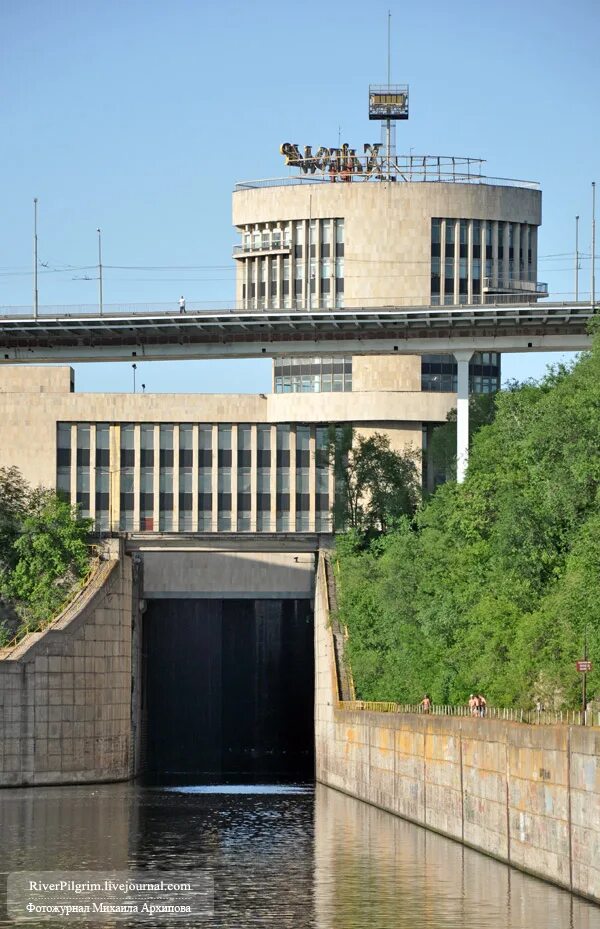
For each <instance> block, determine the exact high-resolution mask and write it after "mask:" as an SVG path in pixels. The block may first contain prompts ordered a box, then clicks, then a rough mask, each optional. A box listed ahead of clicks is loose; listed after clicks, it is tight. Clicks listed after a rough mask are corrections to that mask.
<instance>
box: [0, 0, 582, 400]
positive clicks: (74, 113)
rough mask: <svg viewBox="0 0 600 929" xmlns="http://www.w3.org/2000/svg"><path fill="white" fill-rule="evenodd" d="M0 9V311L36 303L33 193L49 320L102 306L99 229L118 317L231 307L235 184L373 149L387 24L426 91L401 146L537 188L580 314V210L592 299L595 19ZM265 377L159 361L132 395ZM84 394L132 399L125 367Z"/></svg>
mask: <svg viewBox="0 0 600 929" xmlns="http://www.w3.org/2000/svg"><path fill="white" fill-rule="evenodd" d="M0 6H1V9H0V30H1V34H2V56H1V57H0V80H1V82H2V87H3V94H2V100H1V102H0V120H1V124H2V129H3V132H2V136H3V144H2V156H3V164H4V170H3V182H4V185H3V186H4V191H3V209H2V223H1V226H0V306H7V305H26V304H30V302H31V289H32V279H31V230H32V199H33V197H34V196H37V197H38V198H39V258H40V261H42V262H44V263H47V265H48V270H47V271H44V273H41V274H40V302H41V303H51V304H67V303H93V302H95V301H96V300H97V281H96V280H82V279H81V278H82V277H84V276H85V275H88V276H89V277H92V278H93V277H94V275H95V274H96V269H95V267H94V265H95V262H96V260H97V237H96V228H97V227H98V226H100V227H101V228H102V235H103V259H104V264H105V265H106V266H108V267H107V268H106V271H105V279H104V300H105V303H107V304H108V303H118V302H139V303H144V302H162V301H168V302H172V303H173V304H175V303H176V301H177V298H178V297H179V295H180V294H181V293H184V294H185V295H186V298H187V300H188V303H189V304H192V303H201V302H202V303H205V304H206V305H210V304H211V303H215V302H217V301H218V302H221V301H222V302H228V301H230V300H231V299H232V298H233V294H234V287H233V277H234V272H233V262H232V260H231V249H232V245H233V244H234V243H235V241H236V237H235V234H234V231H233V229H232V226H231V191H232V188H233V185H234V184H235V182H236V181H238V180H243V179H247V178H259V177H270V176H278V175H282V174H284V173H285V172H284V171H283V170H282V168H283V164H282V158H281V156H280V155H279V151H278V150H279V145H280V143H281V142H282V141H292V142H298V143H300V144H306V143H312V144H313V145H317V146H318V145H321V144H323V145H334V144H336V143H337V138H338V126H341V127H342V141H347V142H349V143H350V144H352V145H357V146H360V145H362V143H363V142H365V141H369V140H371V141H377V140H378V130H377V127H376V126H375V128H374V124H369V121H368V119H367V115H366V111H367V88H368V84H369V83H370V82H372V83H375V82H379V81H381V82H383V81H384V80H385V78H386V48H387V33H386V30H387V10H388V8H390V9H391V11H392V79H393V80H396V81H398V82H405V81H406V82H408V83H409V84H410V89H411V117H410V120H409V121H408V123H405V124H400V125H399V126H398V149H399V150H404V151H408V150H409V149H410V148H412V149H413V150H414V152H415V153H424V154H425V153H427V154H456V155H472V156H479V157H482V158H485V159H487V166H486V170H487V173H488V174H490V175H493V176H502V177H514V178H526V179H532V180H538V181H540V182H541V184H542V189H543V194H544V204H543V212H544V215H543V226H542V230H541V234H540V248H539V254H540V262H539V277H540V279H541V280H545V281H548V282H549V284H550V289H551V292H552V294H553V296H554V297H555V298H556V299H562V298H563V297H564V298H569V297H570V296H572V291H573V286H574V284H573V251H574V227H575V220H574V217H575V215H576V214H577V213H578V214H579V215H580V217H581V221H580V222H581V225H580V248H581V251H582V252H584V253H586V255H587V256H588V257H587V259H584V260H583V261H582V271H581V279H580V288H581V291H582V292H583V291H585V290H587V291H588V293H589V277H590V273H589V272H590V260H589V254H590V227H591V199H590V182H591V181H592V180H594V179H596V180H598V181H599V182H600V170H599V161H598V151H599V148H600V146H599V136H600V122H599V121H598V100H599V99H600V69H599V67H598V34H599V28H598V27H599V26H600V12H599V9H600V7H599V6H598V4H597V2H593V0H572V2H570V3H568V4H565V3H564V2H558V0H529V2H523V0H504V2H503V3H501V4H496V3H482V2H481V0H477V2H473V0H463V2H462V3H459V4H456V3H449V2H447V0H444V2H442V0H429V3H427V4H425V5H424V4H421V3H401V4H400V3H391V4H389V3H381V4H377V3H366V4H365V3H364V2H358V0H346V2H344V3H340V4H327V3H324V2H322V0H321V2H316V0H304V2H302V3H281V4H277V3H274V2H270V3H267V2H264V0H254V2H251V3H249V2H231V0H223V2H220V3H209V2H206V0H205V2H202V0H169V2H159V0H126V2H123V0H94V2H92V0H68V2H67V0H20V2H18V3H17V2H12V3H11V2H5V3H3V4H1V5H0ZM599 202H600V198H599ZM599 212H600V206H599ZM55 269H62V270H55ZM65 269H66V270H65ZM74 278H75V279H74ZM556 359H557V356H540V355H533V356H532V355H527V356H525V355H521V356H512V357H511V356H505V357H504V364H503V370H504V375H505V376H507V377H519V378H524V377H527V376H530V375H531V376H538V375H539V374H540V373H542V372H543V369H544V366H545V364H546V363H547V362H548V361H551V360H556ZM269 372H270V367H269V363H268V362H265V361H255V362H250V361H249V362H243V363H241V362H205V363H200V362H180V363H168V364H166V363H165V364H161V363H154V364H150V363H146V364H142V365H140V369H139V370H138V383H141V382H142V381H144V382H145V383H146V385H147V389H148V390H158V391H165V390H176V391H180V390H195V391H203V390H211V391H213V390H258V391H263V390H266V389H268V388H269V384H270V373H269ZM77 385H78V388H79V389H84V390H107V389H109V390H122V389H130V388H131V370H130V366H129V365H95V364H94V365H79V366H77Z"/></svg>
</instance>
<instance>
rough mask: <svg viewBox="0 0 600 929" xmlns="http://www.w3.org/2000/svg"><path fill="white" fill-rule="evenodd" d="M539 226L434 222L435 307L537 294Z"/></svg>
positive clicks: (432, 248) (449, 221)
mask: <svg viewBox="0 0 600 929" xmlns="http://www.w3.org/2000/svg"><path fill="white" fill-rule="evenodd" d="M536 276H537V226H533V225H530V224H528V223H512V222H503V221H496V220H479V219H442V218H440V217H434V218H433V219H432V220H431V303H432V304H433V305H440V304H443V305H454V304H461V303H481V302H483V301H484V299H487V298H488V297H489V298H490V299H493V295H494V294H498V293H504V292H509V293H513V292H514V293H522V294H530V293H533V292H535V289H536Z"/></svg>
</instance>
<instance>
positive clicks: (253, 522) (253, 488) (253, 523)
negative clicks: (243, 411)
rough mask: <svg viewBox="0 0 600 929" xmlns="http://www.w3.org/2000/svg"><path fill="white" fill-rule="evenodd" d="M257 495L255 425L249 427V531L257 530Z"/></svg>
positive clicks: (256, 434)
mask: <svg viewBox="0 0 600 929" xmlns="http://www.w3.org/2000/svg"><path fill="white" fill-rule="evenodd" d="M257 493H258V428H257V425H256V423H252V425H251V426H250V531H251V532H256V529H257V519H256V513H257V502H258V501H257Z"/></svg>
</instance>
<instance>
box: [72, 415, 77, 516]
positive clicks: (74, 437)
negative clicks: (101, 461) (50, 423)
mask: <svg viewBox="0 0 600 929" xmlns="http://www.w3.org/2000/svg"><path fill="white" fill-rule="evenodd" d="M76 505H77V426H76V425H75V424H74V423H72V424H71V506H76Z"/></svg>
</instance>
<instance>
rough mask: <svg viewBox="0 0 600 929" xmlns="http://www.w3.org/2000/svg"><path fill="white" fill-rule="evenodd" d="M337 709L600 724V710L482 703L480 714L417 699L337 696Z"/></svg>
mask: <svg viewBox="0 0 600 929" xmlns="http://www.w3.org/2000/svg"><path fill="white" fill-rule="evenodd" d="M339 708H340V709H341V710H361V711H365V712H371V713H413V714H415V715H419V716H468V717H472V718H473V719H500V720H504V721H507V722H513V723H527V724H528V725H537V726H556V725H563V726H600V711H597V710H586V711H585V712H583V710H557V711H549V710H535V709H534V710H521V709H514V708H511V707H500V706H486V708H485V713H484V715H483V716H481V715H480V714H475V713H473V711H472V710H471V709H470V707H468V706H447V705H441V704H435V705H432V707H431V709H430V710H428V711H427V710H424V709H423V707H422V706H420V704H418V703H391V702H385V701H380V702H377V701H369V700H340V702H339Z"/></svg>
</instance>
